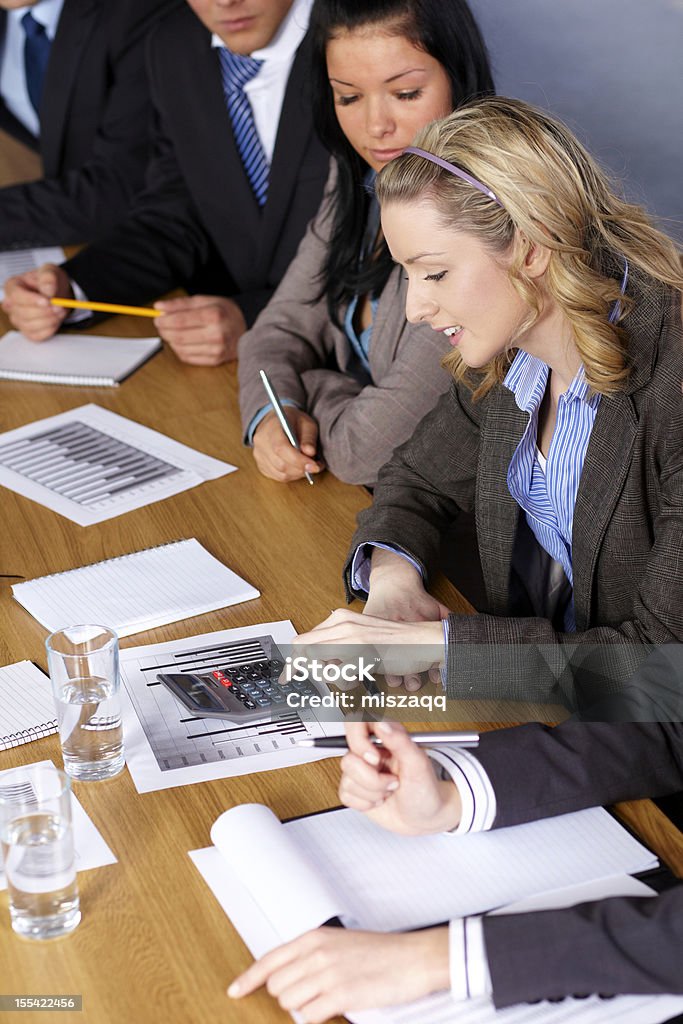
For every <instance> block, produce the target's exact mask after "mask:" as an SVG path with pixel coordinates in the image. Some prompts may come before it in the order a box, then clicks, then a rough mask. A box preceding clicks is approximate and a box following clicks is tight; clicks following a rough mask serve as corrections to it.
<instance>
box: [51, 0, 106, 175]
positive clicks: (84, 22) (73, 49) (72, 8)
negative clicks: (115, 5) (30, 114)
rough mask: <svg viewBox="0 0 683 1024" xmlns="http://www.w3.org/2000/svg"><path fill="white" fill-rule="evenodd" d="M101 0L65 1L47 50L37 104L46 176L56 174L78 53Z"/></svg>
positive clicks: (95, 17) (79, 61)
mask: <svg viewBox="0 0 683 1024" xmlns="http://www.w3.org/2000/svg"><path fill="white" fill-rule="evenodd" d="M101 4H102V0H80V2H76V3H68V2H66V3H65V4H64V7H63V8H62V13H61V15H60V18H59V24H58V26H57V34H56V36H55V38H54V42H53V43H52V49H51V50H50V60H49V62H48V65H47V71H46V73H45V85H44V88H43V99H42V102H41V105H40V148H41V151H42V155H43V165H44V170H45V174H46V176H50V175H53V174H57V173H58V171H59V165H60V156H61V151H62V145H63V141H64V130H65V128H66V126H67V124H68V114H67V110H68V106H69V102H70V100H71V94H72V92H73V88H74V83H75V81H76V75H77V73H78V69H79V66H80V63H81V54H82V53H83V51H84V49H85V47H86V46H87V44H88V39H89V36H90V34H91V32H92V29H93V27H94V25H95V22H96V19H97V12H98V10H99V8H100V7H101Z"/></svg>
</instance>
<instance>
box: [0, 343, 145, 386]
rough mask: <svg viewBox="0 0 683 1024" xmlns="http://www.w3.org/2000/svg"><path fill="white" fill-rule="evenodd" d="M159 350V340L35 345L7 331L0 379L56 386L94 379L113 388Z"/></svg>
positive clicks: (2, 345) (0, 357)
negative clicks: (41, 382) (40, 381)
mask: <svg viewBox="0 0 683 1024" xmlns="http://www.w3.org/2000/svg"><path fill="white" fill-rule="evenodd" d="M159 348H161V341H160V339H159V338H109V337H103V336H102V335H95V334H59V335H56V336H55V337H54V338H50V339H49V341H46V342H42V343H41V344H37V343H36V342H34V341H29V340H28V338H25V337H24V335H23V334H20V333H19V331H8V332H7V334H5V335H4V336H3V337H2V338H0V377H10V378H11V377H15V378H18V379H21V378H22V377H28V378H29V379H33V380H43V381H47V382H50V381H53V382H55V383H69V382H70V381H73V382H75V381H76V380H78V381H79V382H85V381H86V380H87V378H93V379H94V380H99V381H108V382H110V383H111V384H115V383H116V382H117V381H119V380H122V379H123V378H124V377H127V376H128V374H130V373H132V372H133V370H135V369H136V368H137V367H138V366H139V365H140V364H141V363H142V362H144V361H145V360H146V359H147V358H149V356H150V355H151V354H152V353H153V352H156V351H157V350H158V349H159Z"/></svg>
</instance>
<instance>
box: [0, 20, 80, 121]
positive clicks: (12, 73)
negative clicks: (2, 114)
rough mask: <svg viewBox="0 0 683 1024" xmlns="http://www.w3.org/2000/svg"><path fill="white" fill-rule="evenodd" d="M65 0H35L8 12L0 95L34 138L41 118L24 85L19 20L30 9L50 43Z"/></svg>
mask: <svg viewBox="0 0 683 1024" xmlns="http://www.w3.org/2000/svg"><path fill="white" fill-rule="evenodd" d="M63 4H64V0H38V3H37V4H28V5H27V6H26V7H17V8H16V10H13V11H8V12H7V28H6V31H5V45H4V47H3V50H2V57H1V59H2V70H1V71H0V96H2V98H3V100H4V101H5V105H6V107H7V109H8V110H9V111H10V113H11V114H14V116H15V117H16V119H17V121H19V122H20V123H21V124H23V126H24V128H26V129H27V130H28V131H29V132H30V133H31V135H33V136H35V138H39V136H40V121H39V120H38V115H37V114H36V112H35V110H34V109H33V104H32V103H31V100H30V99H29V95H28V89H27V87H26V71H25V67H24V43H25V42H26V33H25V32H24V28H23V25H22V24H21V19H22V18H23V17H24V15H25V14H26V13H27V11H30V12H31V14H32V15H33V17H34V18H35V20H36V21H39V22H40V24H41V25H44V26H45V32H46V34H47V37H48V39H49V40H50V42H52V41H53V40H54V38H55V35H56V34H57V24H58V22H59V16H60V14H61V13H62V6H63Z"/></svg>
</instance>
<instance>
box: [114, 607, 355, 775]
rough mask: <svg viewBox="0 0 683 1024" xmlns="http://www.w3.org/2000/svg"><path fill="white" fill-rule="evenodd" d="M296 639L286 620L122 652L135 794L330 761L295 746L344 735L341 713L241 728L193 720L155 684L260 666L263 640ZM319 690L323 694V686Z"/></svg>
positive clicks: (266, 720) (307, 714) (289, 716)
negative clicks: (175, 676) (183, 675)
mask: <svg viewBox="0 0 683 1024" xmlns="http://www.w3.org/2000/svg"><path fill="white" fill-rule="evenodd" d="M294 634H295V631H294V627H293V626H292V623H291V622H288V621H284V622H263V623H261V624H259V625H257V626H247V627H246V628H243V629H225V630H220V631H218V632H215V633H204V634H203V635H201V636H191V637H186V638H184V639H182V640H172V641H170V642H169V643H160V644H148V645H146V646H144V647H127V648H125V649H123V650H122V651H121V660H120V665H121V681H122V684H123V685H122V688H121V689H122V693H123V714H124V735H125V739H126V763H127V765H128V770H129V771H130V774H131V776H132V778H133V782H134V783H135V786H136V789H137V791H138V793H150V792H153V791H154V790H157V789H170V788H171V787H173V786H187V785H189V784H191V783H194V782H204V781H207V780H209V779H225V778H230V777H232V776H236V775H248V774H250V773H251V772H257V771H258V772H261V771H269V770H271V769H273V768H285V767H289V766H291V765H297V764H308V763H309V762H310V761H312V760H320V759H321V758H324V757H329V756H330V751H329V750H307V749H305V748H301V747H298V746H297V741H298V740H300V739H306V738H313V737H319V736H331V735H338V734H339V733H340V732H341V731H342V730H343V717H342V714H341V712H340V711H336V710H334V709H331V708H325V709H322V710H320V711H316V710H315V709H311V708H305V709H302V710H296V711H295V710H292V711H287V712H285V713H278V714H276V715H272V716H271V715H264V717H263V719H260V720H257V721H254V722H249V723H247V724H246V725H244V724H242V725H239V724H237V723H233V722H229V721H222V720H220V719H216V718H194V717H192V716H191V715H190V713H189V712H188V711H187V709H186V708H185V707H184V706H183V705H182V704H180V702H179V701H177V700H176V698H175V697H174V696H173V694H172V693H171V692H170V691H169V690H167V689H166V687H165V686H163V685H162V684H161V683H158V682H157V675H158V673H159V672H193V671H195V672H196V671H201V672H207V671H210V670H211V669H216V668H222V669H226V666H228V667H229V666H231V665H232V666H234V665H236V664H237V663H239V664H249V663H250V662H258V661H262V660H263V659H264V653H263V649H264V641H266V642H270V641H272V642H274V643H275V645H276V646H279V647H281V646H282V645H283V644H288V643H289V642H290V641H291V639H292V637H293V636H294ZM318 689H319V691H320V693H323V692H325V693H327V692H329V691H328V690H327V688H326V687H325V686H324V684H318ZM333 753H334V752H333ZM338 753H342V751H339V752H338Z"/></svg>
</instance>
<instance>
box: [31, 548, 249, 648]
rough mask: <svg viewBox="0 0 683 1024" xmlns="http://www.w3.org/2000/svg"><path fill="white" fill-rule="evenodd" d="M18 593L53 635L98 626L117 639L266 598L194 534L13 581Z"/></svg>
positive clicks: (36, 617)
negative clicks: (80, 625) (86, 625)
mask: <svg viewBox="0 0 683 1024" xmlns="http://www.w3.org/2000/svg"><path fill="white" fill-rule="evenodd" d="M12 593H13V595H14V598H15V599H16V600H17V601H18V602H19V604H21V605H23V606H24V608H25V609H26V611H27V612H30V614H31V615H32V616H33V617H34V618H35V619H37V620H38V622H40V623H42V625H43V626H47V628H48V629H49V630H51V631H53V630H55V629H62V628H63V627H64V626H69V625H75V624H76V623H87V622H92V623H97V624H98V625H102V626H109V628H110V629H113V630H114V631H115V632H116V633H118V635H119V636H130V635H131V633H139V632H141V631H142V630H145V629H155V628H156V627H157V626H165V625H167V624H168V623H169V622H178V621H179V620H180V619H189V618H190V617H191V616H193V615H201V614H203V613H204V612H210V611H215V610H216V609H217V608H227V606H228V605H231V604H239V603H240V602H241V601H251V600H253V599H254V598H255V597H260V594H259V592H258V590H256V589H255V587H252V586H251V584H249V583H247V582H246V580H243V579H242V578H241V577H240V576H238V575H237V574H236V573H234V572H232V570H231V569H228V567H227V566H225V565H223V563H222V562H219V561H218V559H217V558H214V557H213V555H211V554H209V552H208V551H207V550H206V548H203V547H202V545H201V544H200V543H199V541H198V540H196V539H195V538H194V537H193V538H192V539H191V540H179V541H175V542H173V543H171V544H163V545H161V546H160V547H156V548H146V549H145V550H144V551H134V552H132V553H131V554H129V555H120V556H119V557H118V558H109V559H107V560H106V561H104V562H95V563H94V564H92V565H85V566H83V567H82V568H80V569H70V570H68V571H67V572H60V573H55V574H54V575H51V576H41V577H40V578H39V579H35V580H27V581H26V582H25V583H15V584H14V586H13V587H12Z"/></svg>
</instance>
